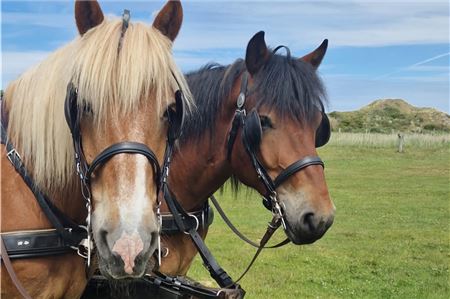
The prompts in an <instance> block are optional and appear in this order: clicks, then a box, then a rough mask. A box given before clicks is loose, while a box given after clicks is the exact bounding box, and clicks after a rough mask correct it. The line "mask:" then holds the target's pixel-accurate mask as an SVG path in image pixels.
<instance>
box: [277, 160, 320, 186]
mask: <svg viewBox="0 0 450 299" xmlns="http://www.w3.org/2000/svg"><path fill="white" fill-rule="evenodd" d="M311 165H321V166H322V167H323V168H325V165H324V164H323V161H322V159H320V158H319V157H312V156H308V157H305V158H303V159H301V160H298V161H297V162H294V163H292V164H291V165H289V166H288V167H287V168H286V169H284V170H283V171H282V172H281V173H280V174H279V175H278V176H277V177H276V178H275V181H274V182H273V184H274V186H275V188H278V187H279V186H280V185H281V184H282V183H284V181H286V180H287V179H288V178H289V177H290V176H292V175H294V174H295V173H296V172H299V171H300V170H302V169H304V168H306V167H308V166H311Z"/></svg>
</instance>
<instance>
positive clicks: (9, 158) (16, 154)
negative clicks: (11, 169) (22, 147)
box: [6, 148, 22, 165]
mask: <svg viewBox="0 0 450 299" xmlns="http://www.w3.org/2000/svg"><path fill="white" fill-rule="evenodd" d="M6 156H7V157H8V160H9V162H11V164H13V165H14V161H13V158H12V156H15V157H16V159H18V160H22V157H21V156H20V155H19V153H18V152H17V151H16V149H15V148H13V149H12V150H10V151H9V152H8V153H7V154H6Z"/></svg>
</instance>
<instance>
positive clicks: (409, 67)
mask: <svg viewBox="0 0 450 299" xmlns="http://www.w3.org/2000/svg"><path fill="white" fill-rule="evenodd" d="M449 55H450V52H447V53H443V54H439V55H436V56H434V57H431V58H428V59H425V60H422V61H420V62H417V63H414V64H412V65H410V66H407V67H404V68H401V69H399V70H396V71H393V72H390V73H387V74H384V75H381V76H378V77H376V78H375V80H378V79H383V78H386V77H389V76H390V75H393V74H397V73H400V72H403V71H407V70H408V69H411V68H413V67H416V66H419V65H422V64H426V63H428V62H431V61H434V60H436V59H439V58H442V57H445V56H449Z"/></svg>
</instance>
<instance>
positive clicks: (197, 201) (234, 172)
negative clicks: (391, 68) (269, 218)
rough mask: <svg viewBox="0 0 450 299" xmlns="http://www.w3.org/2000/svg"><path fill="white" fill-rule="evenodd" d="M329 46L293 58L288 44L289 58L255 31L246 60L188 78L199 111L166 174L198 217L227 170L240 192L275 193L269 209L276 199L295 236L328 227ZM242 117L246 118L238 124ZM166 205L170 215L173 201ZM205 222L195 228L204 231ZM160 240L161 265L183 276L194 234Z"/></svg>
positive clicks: (305, 239)
mask: <svg viewBox="0 0 450 299" xmlns="http://www.w3.org/2000/svg"><path fill="white" fill-rule="evenodd" d="M327 45H328V40H325V41H324V42H323V43H322V44H321V45H320V46H319V47H318V48H317V49H315V50H314V51H312V52H311V53H309V54H307V55H305V56H303V57H301V58H294V57H291V55H290V51H289V49H288V48H286V47H284V48H285V49H286V51H287V55H286V56H283V55H280V54H277V53H275V52H277V51H278V50H280V47H279V48H277V49H275V50H271V49H269V48H268V47H267V45H266V43H265V40H264V32H259V33H257V34H256V35H255V36H253V38H252V39H251V40H250V41H249V43H248V45H247V50H246V56H245V60H243V59H238V60H237V61H236V62H234V63H233V64H231V65H228V66H221V65H216V64H209V65H207V66H205V67H203V68H201V69H200V70H198V71H194V72H191V73H188V74H187V75H186V79H187V82H188V84H189V87H190V89H191V92H192V94H193V97H194V100H195V103H196V107H197V110H196V111H195V112H194V113H193V114H192V115H190V116H188V117H187V118H186V119H185V122H184V127H183V128H184V129H183V133H182V136H181V139H180V140H179V145H178V148H177V150H176V151H175V152H174V155H173V159H172V163H171V173H170V176H169V186H170V189H171V191H172V193H173V194H174V195H175V197H176V198H177V200H178V202H179V203H180V204H181V205H182V207H183V208H184V209H185V210H186V211H189V212H191V213H192V214H197V215H198V214H199V213H198V211H202V210H204V207H205V203H206V202H207V200H208V197H209V196H210V195H212V194H213V193H214V192H216V191H217V190H218V189H219V188H220V187H221V186H222V185H223V184H224V183H225V182H226V181H227V180H228V179H229V178H230V177H231V178H232V184H233V186H234V188H235V189H236V188H237V187H238V184H239V182H242V183H243V184H245V185H247V186H249V187H251V188H254V189H256V190H257V191H258V192H259V193H260V194H261V195H263V196H264V197H266V198H268V197H270V196H271V195H272V194H275V196H276V197H277V201H276V202H273V203H271V202H269V206H270V204H278V203H279V206H280V207H281V210H282V213H283V221H284V222H285V228H284V231H285V233H286V235H287V237H288V238H289V240H290V241H292V243H294V244H298V245H300V244H310V243H313V242H314V241H316V240H318V239H320V238H321V237H322V236H323V235H324V234H325V232H326V231H327V230H328V228H329V227H330V226H331V225H332V223H333V219H334V213H335V206H334V204H333V202H332V200H331V198H330V195H329V193H328V189H327V185H326V181H325V176H324V169H323V163H322V162H321V161H320V159H317V158H318V157H316V156H317V151H316V147H319V146H322V145H324V144H325V143H326V142H327V141H328V139H329V136H330V124H329V121H328V118H327V116H326V114H325V113H324V105H325V104H326V96H325V89H324V87H323V84H322V82H321V80H320V78H319V77H318V74H317V71H316V70H317V69H318V67H319V65H320V64H321V62H322V59H323V57H324V55H325V53H326V50H327ZM244 109H245V110H246V111H247V113H246V114H243V111H244ZM238 115H241V116H242V118H243V119H244V120H245V125H242V124H241V122H240V121H237V122H236V119H238V120H239V118H238V117H237V116H238ZM236 123H237V125H236ZM299 158H300V159H301V160H299V161H297V160H298V159H299ZM258 169H259V170H258ZM255 170H257V171H261V172H262V174H261V173H259V174H258V173H257V171H255ZM261 176H262V177H264V176H265V177H266V179H267V180H268V181H271V182H273V183H274V184H273V185H275V186H273V185H272V186H270V184H269V185H267V182H264V180H261ZM268 187H270V188H274V187H276V188H274V190H270V191H274V192H275V193H272V194H269V195H268V194H267V193H268V191H269V190H268ZM270 208H271V209H272V208H273V206H270ZM162 211H163V215H164V214H166V215H169V214H170V213H169V212H168V207H167V204H165V203H163V206H162ZM198 218H200V217H198ZM207 227H208V226H207V225H203V226H202V225H200V226H199V228H198V232H199V234H200V235H201V236H202V238H205V237H206V234H207ZM162 244H163V245H162V247H163V251H164V252H165V256H164V257H163V259H162V264H161V266H160V268H159V271H160V272H161V273H164V274H166V275H171V276H184V275H186V274H187V271H188V270H189V267H190V265H191V263H192V261H193V258H194V257H195V255H196V254H197V248H196V247H195V246H194V244H193V242H191V240H190V237H189V236H188V235H186V234H183V233H172V234H166V235H164V234H163V235H162Z"/></svg>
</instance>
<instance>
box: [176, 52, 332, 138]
mask: <svg viewBox="0 0 450 299" xmlns="http://www.w3.org/2000/svg"><path fill="white" fill-rule="evenodd" d="M244 70H245V62H244V61H243V60H242V59H238V60H237V61H236V62H234V63H233V64H231V65H229V66H222V65H219V64H208V65H206V66H204V67H202V68H201V69H200V70H198V71H194V72H190V73H188V74H187V75H186V79H187V82H188V84H189V87H190V89H191V92H192V95H193V97H194V100H195V103H196V105H197V111H195V113H193V114H192V115H190V116H189V117H187V119H186V121H185V126H184V128H183V137H182V140H187V139H191V138H198V137H200V136H202V135H203V134H204V133H205V131H209V132H210V133H211V134H212V133H213V132H212V130H211V128H213V127H214V123H215V120H216V118H217V114H218V113H219V108H220V105H221V101H222V100H223V99H225V98H227V97H228V95H229V92H230V91H231V89H232V87H233V84H234V82H235V80H236V78H237V77H238V76H239V75H240V74H241V73H242V72H243V71H244ZM254 79H255V81H254V82H255V83H254V85H253V87H252V88H251V89H250V90H249V91H248V94H251V93H254V92H256V93H257V99H258V100H257V103H256V106H257V107H260V106H262V105H264V106H267V107H269V108H270V109H274V110H275V112H276V113H279V114H280V115H281V116H282V117H290V118H293V119H298V120H300V121H301V122H304V121H306V122H308V121H311V119H312V118H313V116H314V115H315V114H314V112H315V111H317V110H316V109H321V107H323V106H324V104H325V103H326V93H325V89H324V87H323V85H322V81H321V80H320V78H319V77H318V76H317V74H316V71H315V70H314V69H313V67H312V66H311V65H309V64H307V63H305V62H303V61H301V60H299V59H296V58H290V57H286V56H282V55H279V54H271V55H270V57H269V60H268V61H267V62H266V64H265V65H264V67H263V68H262V70H260V71H259V72H258V73H257V74H256V76H255V78H254Z"/></svg>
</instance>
